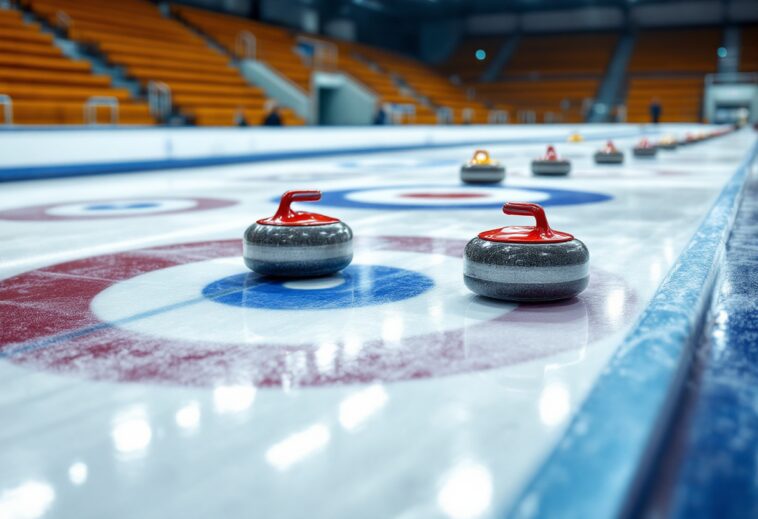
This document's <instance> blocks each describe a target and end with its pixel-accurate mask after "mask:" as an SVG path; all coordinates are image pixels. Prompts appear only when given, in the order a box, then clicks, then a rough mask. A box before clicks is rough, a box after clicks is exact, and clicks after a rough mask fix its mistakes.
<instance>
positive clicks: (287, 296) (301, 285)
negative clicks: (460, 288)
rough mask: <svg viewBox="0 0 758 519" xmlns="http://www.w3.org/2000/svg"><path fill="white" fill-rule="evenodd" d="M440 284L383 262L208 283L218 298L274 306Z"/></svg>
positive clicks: (328, 304) (376, 299)
mask: <svg viewBox="0 0 758 519" xmlns="http://www.w3.org/2000/svg"><path fill="white" fill-rule="evenodd" d="M433 286H434V281H432V279H431V278H430V277H428V276H425V275H424V274H420V273H418V272H413V271H411V270H406V269H402V268H397V267H388V266H383V265H351V266H349V267H347V268H346V269H345V270H343V271H341V272H339V273H338V274H335V275H333V276H328V277H322V278H315V279H312V280H307V281H292V280H286V279H273V278H268V277H265V276H260V275H258V274H254V273H252V272H251V273H245V274H235V275H233V276H229V277H225V278H222V279H219V280H218V281H214V282H212V283H210V284H208V285H206V286H205V287H204V288H203V290H202V294H203V297H205V298H207V299H210V300H212V301H214V302H216V303H222V304H225V305H231V306H239V307H244V308H263V309H268V310H316V309H317V310H330V309H336V308H356V307H361V306H371V305H379V304H386V303H394V302H397V301H402V300H405V299H410V298H411V297H416V296H418V295H420V294H422V293H424V292H426V291H427V290H429V289H430V288H432V287H433Z"/></svg>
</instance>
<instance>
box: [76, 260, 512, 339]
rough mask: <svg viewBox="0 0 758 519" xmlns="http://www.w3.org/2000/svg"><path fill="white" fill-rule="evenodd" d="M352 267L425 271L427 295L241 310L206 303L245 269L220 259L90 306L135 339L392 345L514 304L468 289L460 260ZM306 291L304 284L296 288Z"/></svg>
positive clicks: (129, 283)
mask: <svg viewBox="0 0 758 519" xmlns="http://www.w3.org/2000/svg"><path fill="white" fill-rule="evenodd" d="M353 263H354V264H359V265H360V264H362V265H385V266H392V267H398V268H403V269H408V270H413V271H416V272H421V273H424V274H425V275H427V276H429V277H430V278H432V280H434V283H435V284H434V286H433V287H432V288H430V289H429V290H427V291H426V292H424V293H422V294H420V295H418V296H415V297H410V298H408V299H404V300H401V301H397V302H392V303H386V304H379V305H371V306H364V307H349V308H338V309H334V308H331V309H324V310H303V311H292V310H271V309H263V308H244V307H237V306H231V305H226V304H222V303H218V302H214V301H210V300H208V299H206V298H204V297H203V296H202V290H203V288H204V287H205V286H206V285H208V284H210V283H212V282H214V281H217V280H219V279H221V278H225V277H227V276H233V275H235V274H241V273H245V272H247V269H246V268H245V266H244V265H243V264H242V260H241V258H238V257H233V258H220V259H214V260H208V261H201V262H197V263H189V264H185V265H178V266H175V267H170V268H167V269H162V270H157V271H153V272H148V273H145V274H142V275H140V276H136V277H134V278H131V279H128V280H126V281H122V282H121V283H117V284H115V285H113V286H111V287H109V288H107V289H105V290H103V291H102V292H100V293H99V294H98V295H97V296H96V297H95V298H94V300H93V301H92V303H91V309H92V311H93V312H94V314H95V315H96V316H97V317H98V318H99V319H100V320H102V321H105V322H108V323H111V324H112V325H113V326H116V327H119V328H122V329H126V330H129V331H132V332H137V333H140V334H144V335H148V336H152V337H160V338H165V339H169V340H172V339H173V340H180V341H182V342H184V343H185V344H186V345H187V346H186V347H191V345H192V343H193V342H195V341H203V342H214V343H217V344H218V343H233V344H241V343H248V344H256V343H263V344H281V345H292V344H313V343H316V344H326V343H329V344H336V343H343V344H346V345H356V346H357V345H360V344H363V343H364V342H366V341H372V340H378V339H381V340H383V341H384V342H385V343H386V344H396V343H398V341H401V340H402V339H404V338H406V337H410V336H418V335H425V334H433V333H443V332H446V331H451V330H455V329H462V328H464V327H466V326H470V325H471V324H476V323H479V322H484V321H488V320H491V319H494V318H496V317H499V316H502V315H504V314H506V313H508V312H510V311H512V310H513V309H514V308H516V305H509V304H499V305H492V304H487V303H486V302H482V301H481V300H480V299H478V298H476V297H474V295H473V294H472V293H471V292H469V291H468V289H466V287H465V286H464V285H463V280H462V264H461V259H460V258H453V257H450V256H444V255H439V254H424V253H418V252H398V251H368V252H364V253H359V254H357V255H356V257H355V259H354V260H353ZM300 286H301V287H303V286H305V285H304V284H301V285H300Z"/></svg>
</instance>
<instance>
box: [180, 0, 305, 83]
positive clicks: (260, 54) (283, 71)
mask: <svg viewBox="0 0 758 519" xmlns="http://www.w3.org/2000/svg"><path fill="white" fill-rule="evenodd" d="M173 11H174V13H175V14H176V15H177V16H178V17H179V18H181V19H182V20H184V21H186V22H187V23H188V24H190V25H192V26H193V27H196V28H197V29H198V30H200V31H201V32H203V33H204V34H206V35H207V36H209V37H211V38H212V39H214V40H215V41H216V42H217V43H218V44H220V45H221V46H222V47H224V49H226V50H227V51H228V52H229V53H230V54H231V55H237V53H238V50H239V49H237V41H238V36H239V35H240V33H244V32H249V33H250V34H252V35H253V36H254V37H255V57H256V59H259V60H261V61H264V62H265V63H266V64H268V65H269V66H270V67H272V68H273V69H274V70H276V71H277V72H279V74H280V75H282V76H283V77H286V78H287V79H289V80H290V81H291V82H292V83H294V84H295V85H297V86H298V87H299V88H300V89H302V90H303V91H304V92H309V91H310V89H311V69H310V68H309V67H308V66H307V65H306V64H305V63H304V61H303V58H301V56H300V55H299V54H297V52H295V47H296V36H295V35H294V34H292V33H290V32H289V31H287V30H286V29H282V28H279V27H274V26H271V25H266V24H263V23H259V22H255V21H252V20H246V19H244V18H239V17H237V16H230V15H225V14H219V13H214V12H211V11H205V10H202V9H195V8H192V7H185V6H178V5H175V6H173Z"/></svg>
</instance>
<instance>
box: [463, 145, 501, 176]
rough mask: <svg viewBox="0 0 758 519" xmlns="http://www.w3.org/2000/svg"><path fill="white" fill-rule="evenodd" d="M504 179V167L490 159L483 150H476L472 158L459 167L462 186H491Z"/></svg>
mask: <svg viewBox="0 0 758 519" xmlns="http://www.w3.org/2000/svg"><path fill="white" fill-rule="evenodd" d="M504 178H505V167H503V166H502V165H501V164H500V163H499V162H497V161H496V160H493V159H492V158H490V154H489V153H488V152H487V151H485V150H476V151H475V152H474V156H473V157H472V158H471V160H470V161H468V162H467V163H466V164H464V165H463V166H461V181H462V182H463V183H464V184H493V183H495V182H502V181H503V179H504Z"/></svg>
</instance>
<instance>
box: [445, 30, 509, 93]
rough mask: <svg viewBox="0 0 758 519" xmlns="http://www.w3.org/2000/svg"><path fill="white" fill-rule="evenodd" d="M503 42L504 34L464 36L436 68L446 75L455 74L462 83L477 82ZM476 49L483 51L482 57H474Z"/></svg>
mask: <svg viewBox="0 0 758 519" xmlns="http://www.w3.org/2000/svg"><path fill="white" fill-rule="evenodd" d="M504 43H505V37H504V36H488V37H479V38H466V39H464V40H463V41H462V42H461V43H460V45H458V47H457V48H456V49H455V51H454V52H453V53H452V54H451V55H450V56H448V58H447V59H446V60H445V62H444V63H442V64H440V65H439V66H438V67H437V69H439V70H440V72H442V73H443V74H445V75H446V76H449V77H452V76H457V77H458V78H460V80H461V81H462V82H464V83H473V82H477V81H479V79H480V78H481V77H482V74H484V72H485V71H486V70H487V67H488V66H489V65H490V63H491V60H492V59H493V58H494V57H495V56H496V55H497V53H498V51H499V50H500V48H501V47H502V46H503V44H504ZM478 50H483V51H484V54H485V55H484V59H481V60H480V59H478V58H477V57H476V52H477V51H478Z"/></svg>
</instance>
